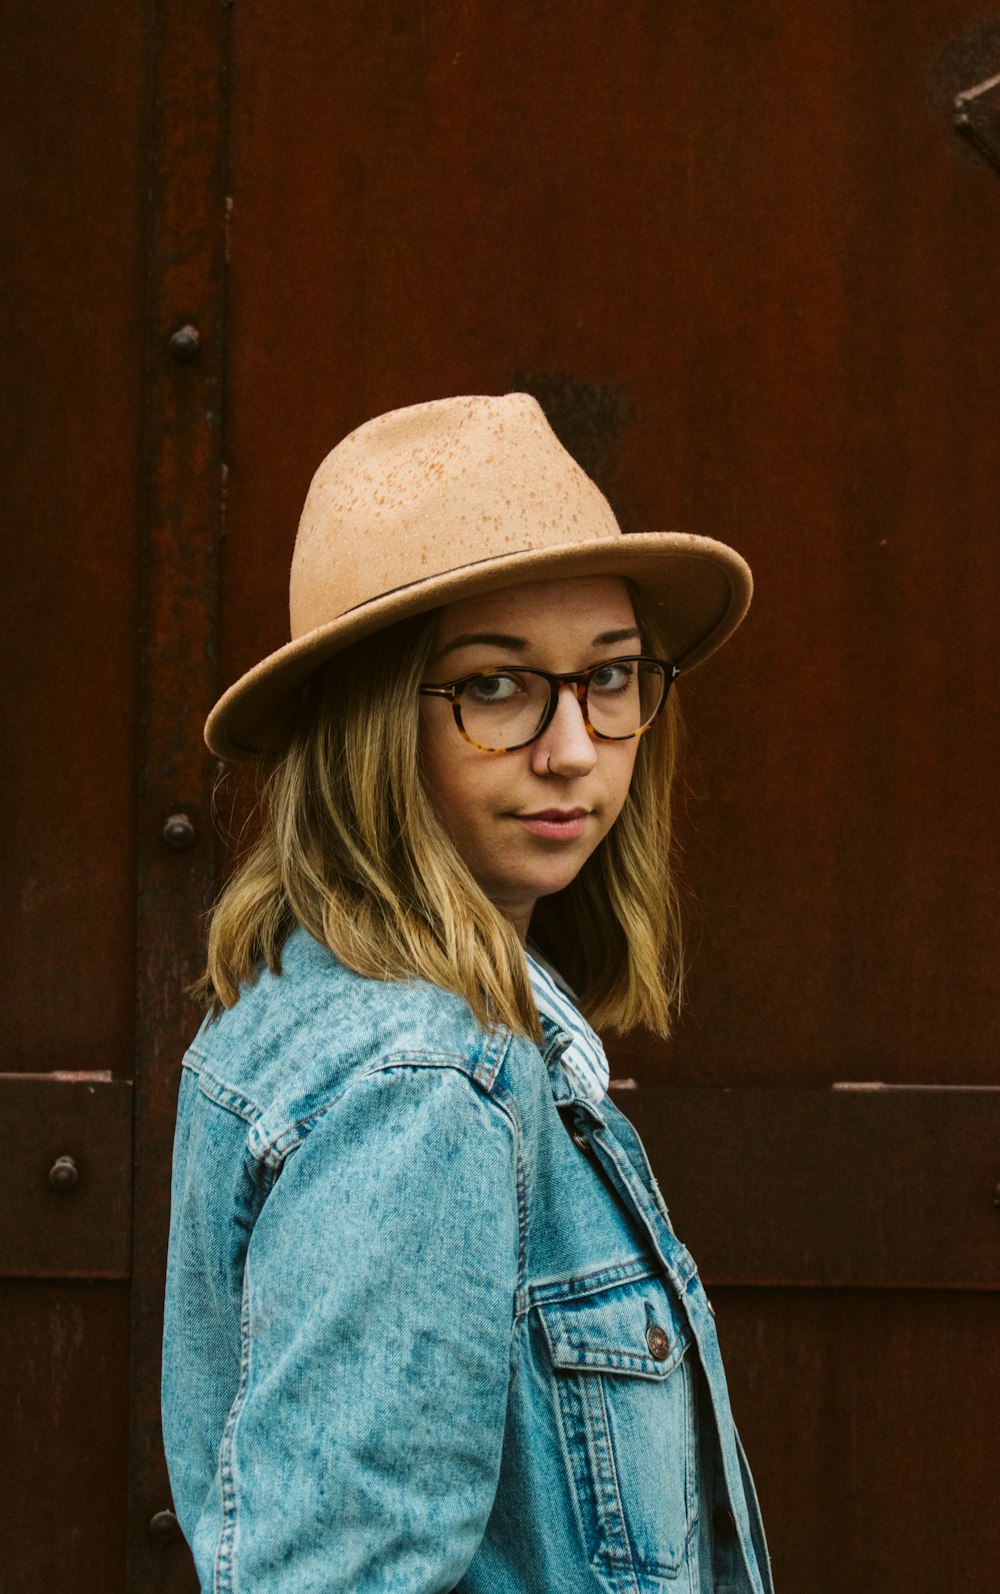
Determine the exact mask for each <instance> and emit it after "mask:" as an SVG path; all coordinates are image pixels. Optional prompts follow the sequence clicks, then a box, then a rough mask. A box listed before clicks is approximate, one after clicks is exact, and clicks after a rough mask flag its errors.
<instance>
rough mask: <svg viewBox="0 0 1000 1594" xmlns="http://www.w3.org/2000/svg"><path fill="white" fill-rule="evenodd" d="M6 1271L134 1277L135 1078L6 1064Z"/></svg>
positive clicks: (2, 1225) (0, 1088)
mask: <svg viewBox="0 0 1000 1594" xmlns="http://www.w3.org/2000/svg"><path fill="white" fill-rule="evenodd" d="M0 1123H3V1124H6V1125H8V1133H7V1134H6V1135H5V1136H4V1139H5V1148H4V1161H5V1165H4V1174H3V1181H2V1187H0V1188H2V1194H0V1277H7V1278H65V1279H124V1278H128V1276H129V1272H130V1253H131V1243H132V1201H131V1195H132V1189H131V1181H132V1086H131V1083H130V1082H129V1081H128V1080H124V1079H110V1078H109V1077H108V1076H107V1075H106V1074H103V1073H93V1074H86V1073H84V1074H0Z"/></svg>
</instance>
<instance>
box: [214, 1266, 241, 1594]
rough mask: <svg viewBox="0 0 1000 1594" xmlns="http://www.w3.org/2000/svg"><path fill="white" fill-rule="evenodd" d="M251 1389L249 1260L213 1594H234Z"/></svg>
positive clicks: (222, 1460) (222, 1456)
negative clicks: (240, 1443)
mask: <svg viewBox="0 0 1000 1594" xmlns="http://www.w3.org/2000/svg"><path fill="white" fill-rule="evenodd" d="M249 1385H250V1259H249V1257H247V1259H246V1261H245V1262H244V1266H243V1301H242V1305H241V1308H240V1383H239V1388H238V1389H237V1391H236V1398H235V1400H234V1401H233V1404H232V1405H231V1406H230V1408H229V1415H228V1417H227V1418H226V1426H225V1428H224V1429H223V1432H222V1441H221V1443H220V1445H219V1486H220V1491H221V1498H222V1528H221V1530H220V1533H219V1543H218V1547H217V1549H216V1552H215V1571H214V1575H213V1594H234V1590H235V1584H234V1582H233V1570H234V1563H235V1551H236V1479H235V1476H234V1474H235V1448H236V1427H237V1424H238V1422H239V1418H240V1413H241V1412H242V1410H243V1406H244V1403H245V1401H246V1397H247V1390H248V1388H249Z"/></svg>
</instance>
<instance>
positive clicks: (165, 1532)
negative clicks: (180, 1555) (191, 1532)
mask: <svg viewBox="0 0 1000 1594" xmlns="http://www.w3.org/2000/svg"><path fill="white" fill-rule="evenodd" d="M149 1536H150V1538H151V1539H152V1541H153V1543H154V1544H158V1545H166V1544H176V1542H177V1540H178V1539H179V1538H180V1536H181V1525H180V1523H179V1522H178V1520H177V1518H176V1517H175V1516H174V1513H173V1512H172V1511H157V1512H156V1514H155V1515H154V1516H151V1517H150V1519H149Z"/></svg>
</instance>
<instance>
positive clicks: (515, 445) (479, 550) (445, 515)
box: [205, 393, 752, 759]
mask: <svg viewBox="0 0 1000 1594" xmlns="http://www.w3.org/2000/svg"><path fill="white" fill-rule="evenodd" d="M583 575H616V576H624V577H627V578H628V579H629V580H630V581H632V582H634V583H635V586H636V589H637V590H638V591H639V593H640V594H641V596H642V599H643V602H644V603H646V604H647V605H649V607H650V609H651V610H652V611H653V612H654V613H655V614H656V615H657V618H658V623H659V624H660V626H661V628H662V631H663V634H664V636H665V637H666V639H667V649H668V655H669V657H670V659H671V661H672V662H673V663H674V664H675V665H676V666H677V667H678V669H681V670H688V669H690V668H691V667H692V666H693V665H695V664H698V663H700V662H701V660H702V659H704V658H707V656H708V655H709V654H710V653H712V652H714V650H715V649H716V648H717V647H719V646H720V644H721V643H723V642H724V641H725V640H726V638H727V637H728V636H730V635H731V634H732V632H733V631H735V629H736V627H737V626H738V625H739V623H740V621H741V620H742V618H743V616H744V614H745V613H746V610H747V607H748V605H749V602H750V594H751V591H752V582H751V577H750V571H749V568H748V567H747V564H746V562H745V561H744V560H743V559H742V558H741V557H740V555H739V554H738V553H735V552H734V551H733V549H732V548H728V547H727V546H726V545H725V544H724V543H721V542H716V541H714V540H713V539H712V538H710V537H695V536H691V535H688V534H686V533H683V532H672V531H671V532H642V533H638V534H632V535H626V534H625V533H623V532H622V530H621V527H620V526H619V525H618V522H617V520H616V519H615V517H614V514H613V513H612V510H611V506H610V504H609V503H608V501H607V499H606V498H605V497H604V495H603V493H601V492H600V491H599V489H598V488H597V487H595V485H594V483H593V482H592V481H591V480H590V478H589V477H588V476H586V475H585V474H584V472H583V471H582V470H581V469H580V467H579V465H577V463H576V461H575V460H574V459H572V458H571V456H570V455H569V454H568V453H567V452H566V450H565V449H564V448H563V446H562V444H561V443H560V442H559V440H558V438H557V437H556V435H555V433H554V432H553V431H552V428H551V427H550V426H549V424H548V421H547V420H546V419H545V416H544V414H543V413H542V410H541V408H540V406H539V405H538V404H537V403H536V401H535V400H534V399H533V398H531V397H529V395H528V394H526V393H507V394H505V395H503V396H502V397H468V398H450V399H437V400H434V401H433V402H431V403H428V404H414V405H412V406H410V407H409V408H407V409H401V410H391V411H390V412H389V413H388V414H387V415H379V416H377V417H376V418H375V420H372V421H367V422H366V423H365V425H363V426H359V427H358V428H357V430H356V431H354V432H351V433H350V435H349V436H348V437H345V438H344V440H343V442H342V443H338V444H337V446H336V448H335V449H333V451H332V452H331V453H330V454H328V455H327V457H326V459H325V460H324V461H323V463H322V464H321V465H320V467H319V470H318V471H317V472H316V475H315V476H314V477H313V480H312V485H311V486H310V488H309V493H308V496H307V498H306V502H305V507H304V509H303V511H302V518H301V520H300V521H299V530H298V537H297V539H296V543H295V553H294V555H293V558H292V572H291V584H290V593H289V598H290V603H289V607H290V615H291V638H292V639H291V641H290V642H289V643H287V645H286V646H285V647H283V648H279V649H278V651H277V652H276V653H272V654H270V655H269V656H268V657H267V658H266V659H263V660H262V661H261V663H260V664H257V665H255V667H254V668H253V669H252V670H249V671H248V672H247V674H246V675H244V676H242V677H241V679H240V680H238V681H237V682H236V683H235V684H234V685H233V686H231V687H230V688H229V690H228V691H227V692H226V693H225V694H224V696H223V697H222V698H220V700H219V702H218V703H217V704H216V706H215V708H214V709H213V710H212V712H211V714H210V715H209V718H208V723H207V724H206V727H205V740H206V742H207V743H208V745H209V747H210V748H211V750H212V751H213V752H214V753H216V754H218V756H219V757H220V758H228V759H252V758H258V757H260V756H261V755H263V754H267V753H274V752H279V751H280V750H281V748H282V746H283V745H284V743H285V741H286V739H287V736H288V734H289V731H290V728H291V725H292V723H293V721H294V716H295V709H296V706H297V703H298V700H299V694H300V692H301V689H302V687H303V685H304V683H305V681H306V680H307V678H308V677H309V676H310V675H311V674H312V672H313V671H314V670H316V669H318V668H319V666H320V665H322V664H325V663H326V661H327V660H328V659H331V658H333V657H334V655H335V654H337V653H340V652H341V651H342V650H343V649H344V648H346V647H349V646H350V645H351V643H353V642H358V641H360V640H361V638H362V637H366V636H369V635H371V633H372V632H374V631H379V630H381V629H382V628H383V627H385V626H388V625H392V624H393V623H394V622H395V621H397V620H402V619H404V618H406V617H407V616H408V615H414V614H422V613H426V611H427V610H429V609H436V608H439V607H441V606H442V605H444V604H448V603H455V602H457V601H458V600H459V599H460V598H466V597H471V596H473V595H475V594H478V593H483V592H488V591H493V590H496V589H497V588H502V587H507V586H516V585H519V584H521V583H522V582H526V581H542V580H551V579H552V578H553V577H556V576H560V577H561V576H567V577H568V576H583Z"/></svg>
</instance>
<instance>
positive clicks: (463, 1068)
mask: <svg viewBox="0 0 1000 1594" xmlns="http://www.w3.org/2000/svg"><path fill="white" fill-rule="evenodd" d="M393 1068H441V1069H444V1068H447V1069H450V1070H451V1071H452V1072H453V1073H457V1074H461V1075H463V1077H464V1078H465V1079H467V1080H469V1082H470V1083H471V1084H473V1085H475V1086H476V1088H477V1090H478V1091H479V1092H480V1094H481V1095H484V1096H485V1097H486V1099H487V1100H490V1099H491V1098H492V1092H491V1090H490V1089H484V1087H483V1085H482V1084H481V1082H480V1081H479V1080H478V1079H477V1078H476V1070H475V1067H474V1066H470V1063H469V1059H468V1058H467V1057H465V1056H463V1055H462V1054H461V1053H459V1052H455V1053H448V1052H402V1053H397V1054H394V1055H393V1056H391V1057H383V1058H379V1059H378V1061H376V1062H373V1063H370V1064H369V1065H368V1066H367V1067H365V1068H363V1069H361V1070H360V1071H359V1072H358V1073H357V1074H354V1075H352V1076H351V1078H350V1080H349V1081H348V1082H347V1084H346V1085H345V1087H344V1089H343V1090H341V1091H338V1093H337V1094H336V1095H335V1096H331V1097H329V1098H328V1099H327V1100H325V1101H323V1102H322V1103H321V1104H320V1105H318V1106H317V1107H316V1108H315V1109H314V1110H313V1111H312V1112H310V1113H307V1114H306V1116H305V1117H304V1118H298V1119H296V1120H295V1121H294V1122H293V1123H290V1124H286V1125H285V1127H284V1128H283V1129H281V1130H280V1131H279V1132H278V1133H277V1134H275V1135H273V1136H272V1137H271V1139H270V1140H267V1141H262V1140H261V1139H260V1138H255V1134H254V1131H255V1130H256V1129H257V1127H258V1125H257V1124H254V1126H253V1128H252V1129H251V1132H250V1136H249V1140H248V1144H249V1147H250V1153H251V1155H252V1156H253V1157H255V1158H256V1159H257V1161H258V1162H261V1163H264V1164H265V1165H266V1166H267V1167H277V1166H279V1165H280V1164H281V1163H282V1162H284V1161H285V1159H286V1158H287V1157H288V1156H289V1155H290V1154H291V1153H292V1152H293V1151H295V1150H296V1148H297V1147H298V1146H300V1145H301V1144H302V1142H303V1141H304V1140H306V1139H308V1136H309V1134H310V1132H311V1131H312V1130H313V1129H314V1128H315V1127H316V1125H317V1124H318V1123H319V1122H320V1120H321V1119H323V1118H325V1117H326V1115H327V1113H328V1112H331V1111H332V1110H333V1108H334V1107H336V1106H337V1105H338V1103H339V1102H341V1101H343V1099H344V1097H345V1096H346V1095H347V1093H348V1091H349V1090H350V1089H351V1088H352V1087H353V1086H354V1085H359V1084H361V1082H362V1081H363V1080H366V1079H371V1078H373V1077H374V1076H375V1075H376V1074H384V1073H387V1072H388V1071H389V1070H390V1069H393ZM261 1116H263V1114H262V1115H261ZM286 1142H287V1144H286Z"/></svg>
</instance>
